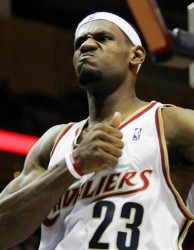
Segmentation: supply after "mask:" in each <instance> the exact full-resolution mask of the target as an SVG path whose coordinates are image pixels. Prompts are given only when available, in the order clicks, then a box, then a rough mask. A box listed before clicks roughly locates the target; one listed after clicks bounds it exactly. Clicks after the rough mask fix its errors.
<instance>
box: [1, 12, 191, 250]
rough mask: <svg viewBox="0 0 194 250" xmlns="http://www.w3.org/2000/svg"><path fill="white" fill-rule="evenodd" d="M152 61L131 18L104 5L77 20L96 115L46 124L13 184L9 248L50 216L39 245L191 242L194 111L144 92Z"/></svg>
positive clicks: (7, 198) (4, 241) (84, 78)
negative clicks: (140, 94)
mask: <svg viewBox="0 0 194 250" xmlns="http://www.w3.org/2000/svg"><path fill="white" fill-rule="evenodd" d="M144 58H145V50H144V48H143V47H142V44H141V41H140V39H139V36H138V34H137V33H136V31H135V30H134V29H133V28H132V27H131V25H130V24H128V23H127V22H126V21H125V20H123V19H122V18H120V17H118V16H115V15H113V14H110V13H104V12H100V13H95V14H92V15H90V16H88V17H86V18H85V19H84V20H83V21H82V22H81V23H80V24H79V25H78V27H77V30H76V33H75V51H74V58H73V63H74V67H75V72H76V75H77V79H78V82H79V84H80V86H81V87H82V88H83V89H85V90H86V91H87V95H88V104H89V117H88V118H87V119H86V120H83V121H80V122H78V123H70V124H67V125H59V126H55V127H53V128H51V129H50V130H49V131H47V132H46V133H45V134H44V135H43V136H42V138H41V139H40V140H39V141H38V142H37V144H36V145H35V146H34V147H33V148H32V150H31V151H30V153H29V154H28V156H27V158H26V162H25V166H24V169H23V171H22V173H21V175H20V176H19V177H18V178H16V179H15V180H14V181H12V182H11V183H10V184H9V185H8V186H7V187H6V188H5V189H4V191H3V192H2V194H1V203H0V225H1V226H0V249H7V248H8V247H10V246H12V245H14V244H16V243H18V242H20V241H23V240H24V239H26V238H27V237H28V236H29V235H30V234H31V233H32V232H33V231H34V230H35V229H36V228H37V227H39V225H40V224H41V223H42V234H41V243H40V250H53V249H57V250H62V249H74V250H75V249H111V250H113V249H122V250H125V249H133V250H134V249H149V250H156V249H157V250H164V249H165V250H168V249H169V250H172V249H182V248H183V242H184V238H185V236H186V234H187V230H188V228H189V226H190V225H191V224H192V222H193V219H194V215H193V214H192V211H193V209H192V206H193V204H192V198H191V197H192V196H191V193H190V190H191V186H192V183H193V180H194V112H193V111H192V110H186V109H182V108H179V107H175V106H169V105H168V106H167V105H163V104H161V103H159V102H156V101H152V102H150V103H147V102H144V101H142V100H140V99H138V98H137V97H136V94H135V84H136V78H137V74H138V71H139V69H140V66H141V64H142V63H143V61H144ZM170 161H171V164H170ZM189 193H190V196H191V197H190V199H189V202H190V203H189V206H188V207H187V204H186V203H187V197H188V194H189Z"/></svg>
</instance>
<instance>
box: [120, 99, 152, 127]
mask: <svg viewBox="0 0 194 250" xmlns="http://www.w3.org/2000/svg"><path fill="white" fill-rule="evenodd" d="M156 103H157V102H156V101H154V102H151V103H150V104H149V105H148V106H147V107H145V108H144V109H143V110H142V111H140V112H139V113H137V114H136V115H134V116H133V117H131V118H129V120H127V121H126V122H124V123H123V124H122V125H121V126H120V127H119V129H122V128H123V127H125V126H126V125H127V124H129V123H130V122H132V121H134V120H135V119H137V118H138V117H139V116H141V115H143V114H144V113H145V112H147V111H148V110H150V109H151V108H152V107H154V106H155V105H156Z"/></svg>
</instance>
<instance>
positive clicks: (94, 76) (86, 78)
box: [78, 68, 103, 86]
mask: <svg viewBox="0 0 194 250" xmlns="http://www.w3.org/2000/svg"><path fill="white" fill-rule="evenodd" d="M102 77H103V73H102V71H101V70H99V69H86V68H85V69H82V70H81V71H80V73H79V74H78V82H79V83H80V84H81V85H83V86H84V85H88V84H92V83H95V82H98V81H100V80H101V79H102Z"/></svg>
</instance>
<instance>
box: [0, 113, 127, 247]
mask: <svg viewBox="0 0 194 250" xmlns="http://www.w3.org/2000/svg"><path fill="white" fill-rule="evenodd" d="M119 124H120V115H118V114H116V115H114V117H113V120H112V122H111V123H110V124H109V125H108V124H107V125H106V124H97V125H96V126H93V127H92V128H91V130H90V131H89V132H88V134H87V136H86V137H85V138H84V140H83V141H82V142H81V143H80V145H79V147H78V148H77V149H76V150H75V151H76V159H77V161H78V163H79V167H80V170H81V171H82V172H83V173H85V174H86V173H91V172H98V171H100V170H101V169H103V168H105V167H114V165H115V164H116V163H117V161H118V158H119V157H120V156H121V153H122V152H121V151H122V148H123V142H122V141H121V139H122V134H121V132H120V131H119V129H117V127H118V126H119ZM61 129H62V127H61V126H56V127H53V128H52V129H50V130H48V131H47V132H46V133H45V134H44V135H43V136H42V138H41V139H40V140H39V141H38V142H37V143H36V144H35V146H34V147H33V148H32V150H31V151H30V153H29V154H28V156H27V158H26V162H25V166H24V169H23V171H22V173H21V175H20V176H19V177H17V178H16V179H14V180H13V181H12V182H11V183H10V184H9V185H8V186H7V187H6V188H5V189H4V190H3V192H2V193H1V195H0V249H1V250H5V249H8V248H9V247H11V246H13V245H15V244H17V243H19V242H21V241H23V240H25V239H26V238H27V237H28V236H29V235H30V234H32V233H33V232H34V231H35V230H36V229H37V228H38V227H39V226H40V224H41V223H42V222H43V220H44V219H45V218H46V216H47V215H48V213H49V212H50V211H51V210H52V208H53V207H54V205H55V204H56V203H57V202H58V200H59V199H60V198H61V196H62V195H63V194H64V192H65V190H67V188H68V187H69V186H70V185H71V184H72V183H73V182H74V181H75V178H74V177H73V176H72V175H71V173H70V172H69V170H68V168H67V166H66V162H65V158H64V161H62V162H59V163H58V164H56V165H55V166H54V167H53V168H51V169H48V170H46V169H47V167H48V164H49V161H50V153H51V150H52V148H53V145H54V141H55V138H56V136H57V134H58V133H59V132H60V131H61ZM64 154H65V152H64Z"/></svg>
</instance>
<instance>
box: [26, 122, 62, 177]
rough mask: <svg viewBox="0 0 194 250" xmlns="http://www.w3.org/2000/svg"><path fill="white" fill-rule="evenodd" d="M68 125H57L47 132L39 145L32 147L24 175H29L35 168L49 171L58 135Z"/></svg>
mask: <svg viewBox="0 0 194 250" xmlns="http://www.w3.org/2000/svg"><path fill="white" fill-rule="evenodd" d="M65 126H66V125H56V126H54V127H52V128H50V129H49V130H47V131H46V132H45V133H44V134H43V135H42V136H41V138H40V139H39V140H38V141H37V143H36V144H35V145H34V146H33V147H32V149H31V150H30V152H29V154H28V155H27V157H26V161H25V165H24V170H23V171H24V173H25V174H27V173H28V171H31V169H32V168H33V167H35V168H36V167H41V168H43V169H47V167H48V164H49V161H50V154H51V150H52V148H53V146H54V143H55V140H56V138H57V136H58V134H59V133H60V132H61V131H62V130H63V128H64V127H65Z"/></svg>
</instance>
